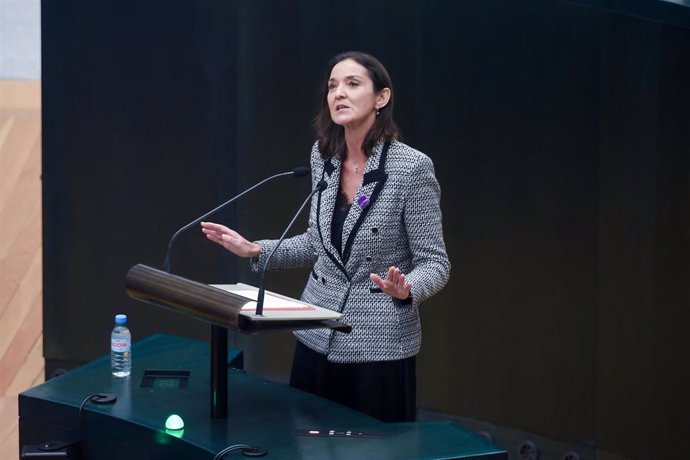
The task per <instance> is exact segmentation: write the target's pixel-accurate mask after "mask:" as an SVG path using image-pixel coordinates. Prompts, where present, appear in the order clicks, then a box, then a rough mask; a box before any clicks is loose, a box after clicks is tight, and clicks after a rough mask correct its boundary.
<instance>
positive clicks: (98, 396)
mask: <svg viewBox="0 0 690 460" xmlns="http://www.w3.org/2000/svg"><path fill="white" fill-rule="evenodd" d="M89 401H91V402H94V403H97V404H112V403H114V402H115V401H117V396H115V395H114V394H112V393H94V394H91V395H89V396H87V397H86V398H84V400H83V401H82V402H81V404H80V405H79V418H80V419H81V413H82V412H83V410H84V406H85V405H86V403H87V402H89Z"/></svg>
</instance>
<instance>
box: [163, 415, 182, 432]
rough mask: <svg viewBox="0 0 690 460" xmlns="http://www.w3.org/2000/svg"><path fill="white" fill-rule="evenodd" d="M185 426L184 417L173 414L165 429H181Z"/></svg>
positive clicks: (166, 422)
mask: <svg viewBox="0 0 690 460" xmlns="http://www.w3.org/2000/svg"><path fill="white" fill-rule="evenodd" d="M182 428H184V421H183V420H182V417H180V416H179V415H177V414H172V415H171V416H170V417H168V419H167V420H166V421H165V429H166V430H173V431H175V430H181V429H182Z"/></svg>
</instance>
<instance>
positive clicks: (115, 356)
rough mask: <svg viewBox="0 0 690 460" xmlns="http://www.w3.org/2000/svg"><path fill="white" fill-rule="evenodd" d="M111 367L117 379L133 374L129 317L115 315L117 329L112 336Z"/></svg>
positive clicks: (114, 329)
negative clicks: (128, 325) (128, 326)
mask: <svg viewBox="0 0 690 460" xmlns="http://www.w3.org/2000/svg"><path fill="white" fill-rule="evenodd" d="M110 367H111V369H112V372H113V375H114V376H115V377H127V376H128V375H129V374H131V373H132V334H130V332H129V329H128V328H127V315H115V327H114V328H113V332H112V334H110Z"/></svg>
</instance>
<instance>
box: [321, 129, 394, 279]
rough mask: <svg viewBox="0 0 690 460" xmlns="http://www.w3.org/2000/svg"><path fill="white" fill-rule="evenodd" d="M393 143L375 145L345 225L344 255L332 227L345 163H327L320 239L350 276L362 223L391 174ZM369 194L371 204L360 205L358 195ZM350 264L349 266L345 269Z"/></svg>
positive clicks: (324, 173) (336, 161)
mask: <svg viewBox="0 0 690 460" xmlns="http://www.w3.org/2000/svg"><path fill="white" fill-rule="evenodd" d="M389 145H390V144H383V142H379V143H378V144H377V145H376V146H375V147H374V152H373V154H372V156H371V157H370V158H369V160H368V161H367V166H366V168H365V170H364V176H363V178H362V184H361V185H360V187H359V189H358V190H357V194H356V195H355V201H354V203H353V204H352V208H351V209H350V212H349V213H348V215H347V218H346V219H345V222H344V224H343V235H342V241H343V254H342V256H341V255H340V253H339V252H338V250H337V249H336V248H335V247H334V246H333V243H332V239H331V229H332V225H333V209H334V207H335V202H336V199H337V198H338V194H339V193H340V172H341V170H342V168H341V167H342V162H341V161H340V159H339V158H332V159H330V160H326V161H325V162H324V168H323V179H324V180H326V182H328V187H327V188H326V190H324V191H323V192H320V193H319V198H318V200H319V201H318V216H317V219H318V231H319V236H320V238H321V243H322V244H323V247H324V249H325V250H326V254H327V255H328V257H329V258H330V259H331V260H332V261H333V262H334V263H335V264H336V266H337V267H338V268H339V269H340V270H341V271H342V272H343V273H344V274H345V276H346V277H347V278H348V279H349V277H350V275H351V273H352V270H353V269H354V268H355V267H354V265H353V264H354V263H355V262H353V263H352V264H348V262H349V259H350V254H351V249H352V245H353V242H354V240H355V237H356V236H357V232H358V231H359V228H360V227H361V225H362V222H363V221H364V219H365V217H366V216H367V214H368V213H369V212H370V211H371V209H372V208H373V207H374V205H375V203H376V199H377V198H378V195H379V193H380V192H381V189H382V188H383V184H384V183H385V182H386V178H387V177H388V174H386V172H385V170H384V168H385V162H386V155H387V154H388V147H389ZM363 196H366V197H367V198H368V200H369V201H368V203H367V204H366V205H360V203H359V202H358V201H357V200H358V198H360V197H363ZM346 267H347V269H346Z"/></svg>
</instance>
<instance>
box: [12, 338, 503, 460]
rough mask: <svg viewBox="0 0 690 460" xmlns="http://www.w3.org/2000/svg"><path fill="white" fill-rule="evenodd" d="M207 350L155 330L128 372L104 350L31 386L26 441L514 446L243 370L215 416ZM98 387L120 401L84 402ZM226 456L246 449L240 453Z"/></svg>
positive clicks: (130, 454) (438, 449)
mask: <svg viewBox="0 0 690 460" xmlns="http://www.w3.org/2000/svg"><path fill="white" fill-rule="evenodd" d="M207 350H208V344H207V342H206V341H203V340H194V339H189V338H183V337H176V336H172V335H166V334H156V335H153V336H150V337H147V338H144V339H142V340H139V341H137V342H136V343H135V344H134V345H133V354H134V360H133V367H132V374H131V376H130V377H128V378H124V379H123V378H117V377H113V376H112V375H111V374H110V357H109V356H103V357H101V358H99V359H96V360H94V361H92V362H90V363H87V364H85V365H83V366H81V367H78V368H76V369H73V370H71V371H69V372H67V373H65V374H64V375H61V376H60V377H56V378H54V379H51V380H48V381H47V382H45V383H42V384H40V385H38V386H36V387H34V388H31V389H29V390H26V391H24V392H22V393H21V394H20V395H19V440H20V446H22V447H23V446H39V447H40V446H41V444H42V443H45V442H46V441H53V442H58V441H62V442H64V443H67V442H72V443H73V445H74V446H75V450H78V451H80V452H82V458H83V459H86V460H88V459H97V460H159V459H160V460H190V459H195V460H196V459H198V460H212V459H213V458H214V455H216V454H217V453H219V452H221V451H222V450H223V449H224V448H225V447H227V446H229V445H235V444H247V445H253V446H260V447H261V448H263V449H265V450H267V451H268V455H267V456H266V457H263V458H266V459H280V460H284V459H290V460H300V459H302V460H324V459H326V460H328V459H336V460H337V459H358V460H366V459H371V460H400V459H407V460H412V459H419V460H421V459H425V460H434V459H443V460H449V459H463V460H507V453H506V452H505V450H503V449H501V448H499V447H497V446H495V445H493V444H492V443H490V442H489V441H487V440H486V439H485V438H483V437H482V436H479V435H478V434H476V433H473V432H471V431H468V430H465V429H463V428H462V427H461V426H459V425H457V424H455V423H452V422H448V421H440V422H418V423H383V422H381V421H378V420H376V419H374V418H372V417H369V416H367V415H365V414H362V413H360V412H357V411H355V410H352V409H350V408H348V407H345V406H341V405H340V404H336V403H334V402H332V401H329V400H327V399H324V398H320V397H318V396H315V395H312V394H310V393H307V392H304V391H300V390H297V389H295V388H292V387H290V386H289V385H286V384H283V383H276V382H271V381H268V380H263V379H260V378H257V377H254V376H252V375H249V374H247V373H245V372H243V371H241V370H235V369H230V370H229V371H228V372H227V373H228V377H229V382H230V385H231V386H232V388H234V389H235V391H233V392H231V394H230V403H231V405H232V407H233V411H232V414H231V416H230V417H227V418H226V419H214V418H211V417H208V415H207V408H206V404H205V403H206V401H207V398H208V385H209V376H208V372H207V369H208V366H209V357H208V351H207ZM150 369H171V370H172V369H178V370H180V369H184V370H186V371H188V372H189V375H188V377H187V379H186V384H185V385H181V384H180V385H173V384H165V383H166V382H165V381H162V382H161V385H156V384H154V385H146V384H145V377H146V373H147V370H150ZM94 393H106V394H113V395H116V396H117V401H115V402H114V403H112V404H98V403H96V402H88V403H86V404H85V405H84V407H83V409H81V410H80V404H81V403H82V402H83V401H84V398H86V397H88V396H89V395H92V394H94ZM171 414H177V415H179V416H180V417H181V418H182V419H183V420H184V422H185V426H184V430H181V431H178V432H172V431H168V430H166V429H165V421H166V419H167V417H168V416H169V415H171ZM331 431H333V434H330V433H331ZM309 432H318V433H313V434H309ZM348 432H350V435H348V434H347V433H348ZM37 450H38V449H37ZM40 454H41V455H42V457H40V458H68V459H73V458H75V457H65V456H58V455H57V454H55V455H54V456H53V457H48V455H49V454H50V452H46V451H43V452H40ZM34 458H36V457H34ZM224 458H225V460H231V459H237V460H239V459H243V458H246V457H245V456H243V455H242V454H240V453H239V452H235V453H232V454H228V455H226V456H225V457H224Z"/></svg>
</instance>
